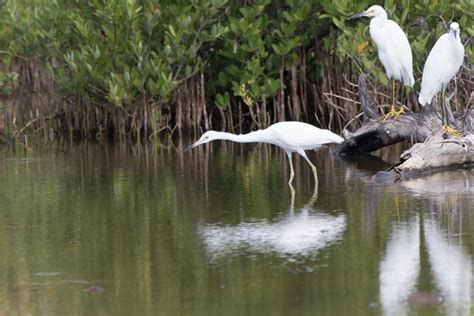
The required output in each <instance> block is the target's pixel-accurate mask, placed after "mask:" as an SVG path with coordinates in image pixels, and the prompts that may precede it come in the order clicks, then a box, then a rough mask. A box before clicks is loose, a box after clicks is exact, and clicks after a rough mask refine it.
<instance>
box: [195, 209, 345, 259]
mask: <svg viewBox="0 0 474 316" xmlns="http://www.w3.org/2000/svg"><path fill="white" fill-rule="evenodd" d="M345 229H346V216H345V215H343V214H341V215H338V216H333V215H328V214H324V213H321V212H318V211H315V210H312V209H310V207H308V206H305V207H304V208H302V209H299V210H296V211H293V210H292V208H290V210H289V212H288V215H286V216H284V217H283V218H281V219H279V220H276V221H268V220H260V221H255V222H243V223H240V224H238V225H235V226H232V225H221V224H202V225H201V226H200V227H199V234H200V235H201V237H202V239H203V241H204V244H205V247H206V250H207V252H208V254H209V256H210V257H211V258H212V259H217V258H220V257H223V256H227V255H236V254H240V253H242V252H243V251H248V252H254V253H259V254H266V255H268V254H270V255H275V256H278V257H282V258H286V259H295V258H298V257H316V256H317V254H318V253H319V251H320V250H321V249H323V248H325V247H327V246H329V245H330V244H332V243H334V242H335V241H337V240H338V239H340V238H341V236H342V234H343V232H344V231H345Z"/></svg>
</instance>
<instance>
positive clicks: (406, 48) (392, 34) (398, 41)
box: [386, 20, 415, 87]
mask: <svg viewBox="0 0 474 316" xmlns="http://www.w3.org/2000/svg"><path fill="white" fill-rule="evenodd" d="M386 27H387V36H388V38H390V46H391V47H392V50H393V51H394V52H395V56H396V58H397V60H398V62H399V63H400V65H401V66H402V68H403V71H402V76H401V77H402V79H403V83H404V84H405V85H408V86H410V87H411V86H413V84H414V83H415V78H414V77H413V56H412V52H411V47H410V43H409V42H408V38H407V36H406V34H405V32H403V30H402V29H401V27H400V26H399V25H398V24H397V23H395V22H393V21H392V20H388V21H387V23H386Z"/></svg>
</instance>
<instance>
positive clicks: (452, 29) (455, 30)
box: [449, 22, 460, 38]
mask: <svg viewBox="0 0 474 316" xmlns="http://www.w3.org/2000/svg"><path fill="white" fill-rule="evenodd" d="M449 31H450V32H453V34H454V37H455V38H457V37H458V36H459V33H460V30H459V24H458V23H456V22H452V23H451V24H449Z"/></svg>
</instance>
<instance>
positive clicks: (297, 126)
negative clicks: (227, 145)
mask: <svg viewBox="0 0 474 316" xmlns="http://www.w3.org/2000/svg"><path fill="white" fill-rule="evenodd" d="M213 140H230V141H233V142H237V143H268V144H272V145H276V146H278V147H280V148H282V149H283V150H284V151H285V152H286V154H287V156H288V161H289V164H290V180H289V181H288V184H291V182H292V181H293V178H294V176H295V171H294V169H293V162H292V160H291V155H292V153H294V152H296V153H298V154H300V155H301V156H302V157H303V158H304V159H305V160H306V161H307V162H308V163H309V165H310V166H311V169H312V170H313V174H314V180H315V181H316V182H317V181H318V173H317V170H316V166H315V165H313V164H312V163H311V160H309V158H308V156H306V153H305V150H308V149H309V150H311V149H317V148H318V147H320V146H321V145H324V144H329V143H336V144H340V143H342V142H343V141H344V139H343V138H342V137H341V136H339V135H336V134H334V133H333V132H331V131H329V130H327V129H320V128H317V127H316V126H313V125H310V124H306V123H302V122H279V123H275V124H273V125H271V126H269V127H268V128H266V129H263V130H258V131H255V132H250V133H248V134H243V135H235V134H232V133H226V132H217V131H207V132H205V133H204V134H203V135H202V136H201V138H200V139H199V140H197V141H196V142H195V143H193V144H192V145H191V146H189V147H188V148H187V149H186V150H189V149H192V148H194V147H196V146H199V145H202V144H205V143H208V142H210V141H213Z"/></svg>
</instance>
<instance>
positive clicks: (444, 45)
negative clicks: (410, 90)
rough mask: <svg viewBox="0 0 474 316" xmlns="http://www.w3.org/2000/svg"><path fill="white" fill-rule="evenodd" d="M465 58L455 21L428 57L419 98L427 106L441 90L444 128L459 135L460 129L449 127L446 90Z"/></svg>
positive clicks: (457, 25)
mask: <svg viewBox="0 0 474 316" xmlns="http://www.w3.org/2000/svg"><path fill="white" fill-rule="evenodd" d="M463 60H464V46H463V45H462V43H461V36H460V30H459V24H457V23H456V22H453V23H451V24H450V25H449V32H448V33H446V34H443V35H441V36H440V38H438V40H437V41H436V43H435V45H434V46H433V48H432V49H431V52H430V54H429V55H428V58H427V59H426V63H425V67H424V68H423V77H422V79H421V91H420V96H419V98H418V102H420V104H421V105H423V106H425V105H427V104H430V103H431V101H432V100H433V97H434V96H435V95H436V94H437V93H438V92H440V91H441V99H442V104H441V113H442V120H443V129H445V130H446V131H447V132H449V133H450V134H453V135H459V133H460V131H456V130H453V129H450V128H449V127H448V118H447V109H446V106H447V104H446V102H445V95H444V92H445V90H446V87H447V86H448V83H449V82H450V81H451V79H453V77H454V76H455V75H456V73H457V72H458V70H459V68H460V67H461V65H462V63H463Z"/></svg>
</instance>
